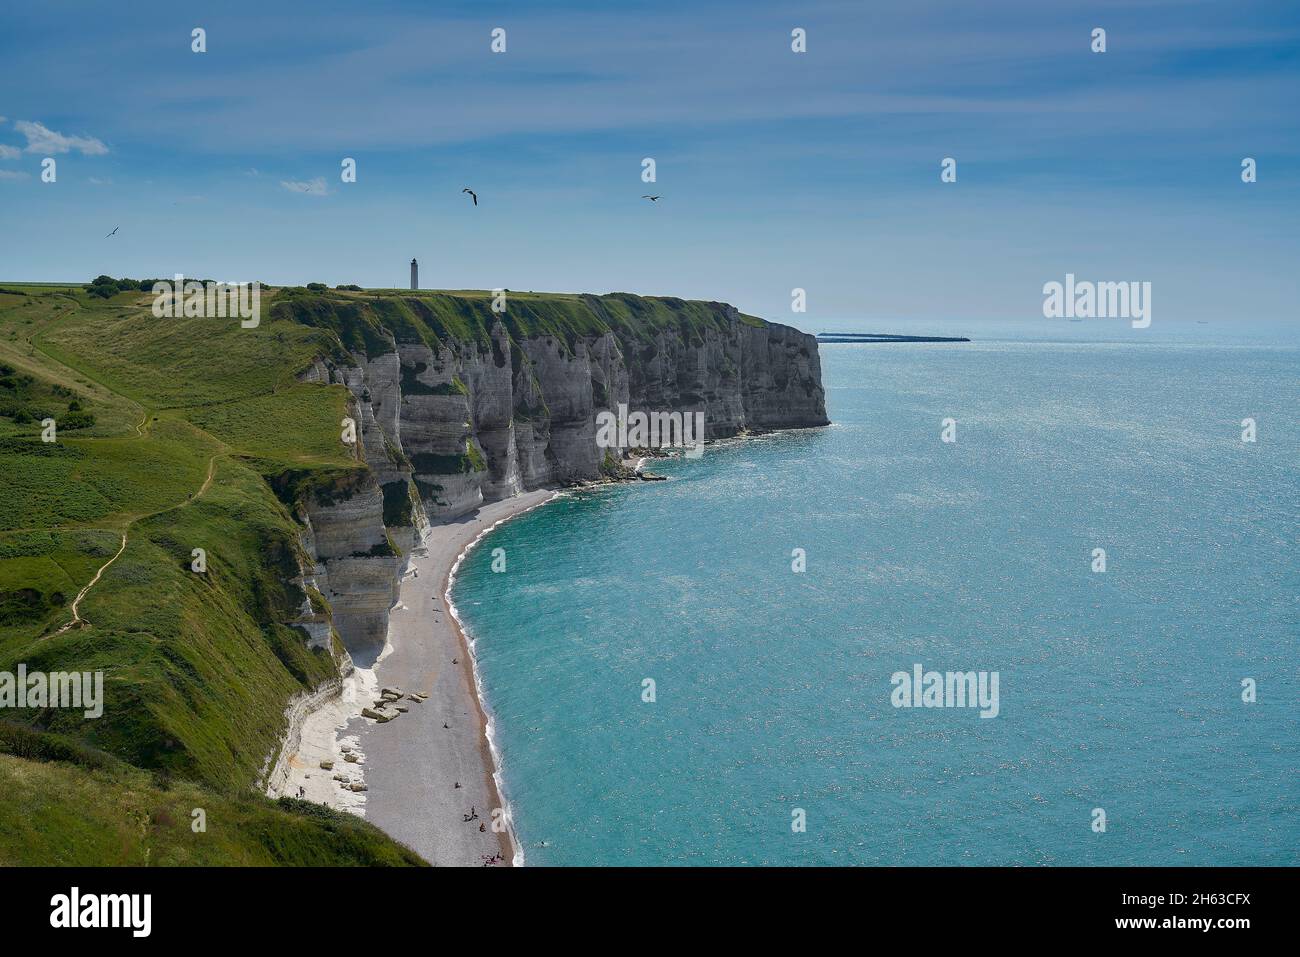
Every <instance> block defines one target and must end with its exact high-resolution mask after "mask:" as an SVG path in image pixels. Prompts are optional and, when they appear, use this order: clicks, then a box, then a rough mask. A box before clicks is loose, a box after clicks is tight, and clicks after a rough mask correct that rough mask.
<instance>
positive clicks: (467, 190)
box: [461, 186, 478, 206]
mask: <svg viewBox="0 0 1300 957" xmlns="http://www.w3.org/2000/svg"><path fill="white" fill-rule="evenodd" d="M461 192H462V193H469V198H470V199H472V200H474V205H475V206H477V205H478V193H476V192H474V191H473V190H472V189H470V188H469V187H468V186H466V187H465V188H464V189H462V190H461Z"/></svg>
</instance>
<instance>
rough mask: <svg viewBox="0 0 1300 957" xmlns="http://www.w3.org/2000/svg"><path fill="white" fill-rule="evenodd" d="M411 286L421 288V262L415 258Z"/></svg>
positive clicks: (412, 266) (412, 265)
mask: <svg viewBox="0 0 1300 957" xmlns="http://www.w3.org/2000/svg"><path fill="white" fill-rule="evenodd" d="M411 288H412V289H419V288H420V264H419V263H418V262H416V261H415V260H414V259H412V260H411Z"/></svg>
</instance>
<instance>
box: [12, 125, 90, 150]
mask: <svg viewBox="0 0 1300 957" xmlns="http://www.w3.org/2000/svg"><path fill="white" fill-rule="evenodd" d="M14 129H16V130H17V131H18V132H19V133H22V134H23V136H25V137H27V152H29V153H70V152H72V151H73V150H76V151H77V152H79V153H81V154H82V155H83V156H103V155H104V154H105V153H107V152H108V147H107V146H105V145H104V144H103V143H101V142H100V141H99V140H97V139H95V138H94V137H93V136H64V135H63V134H62V133H56V132H55V131H54V130H52V129H50V128H49V127H47V126H45V125H44V124H43V123H33V122H32V121H30V120H18V121H17V122H15V123H14Z"/></svg>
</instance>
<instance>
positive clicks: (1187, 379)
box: [453, 321, 1300, 865]
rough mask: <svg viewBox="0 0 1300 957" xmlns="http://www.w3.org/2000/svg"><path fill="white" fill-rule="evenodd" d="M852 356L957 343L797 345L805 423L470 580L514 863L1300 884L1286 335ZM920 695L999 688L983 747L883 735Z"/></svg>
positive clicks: (1003, 335) (906, 716) (1298, 620)
mask: <svg viewBox="0 0 1300 957" xmlns="http://www.w3.org/2000/svg"><path fill="white" fill-rule="evenodd" d="M1044 322H1046V321H1044ZM864 331H892V332H901V333H906V334H931V333H933V334H940V335H970V336H971V337H972V338H974V339H975V340H976V341H974V342H972V343H968V344H888V345H823V346H822V347H821V354H822V367H823V377H824V381H825V384H826V387H827V399H828V411H829V413H830V417H831V419H832V421H833V422H834V424H833V425H832V426H830V427H828V428H824V429H815V430H807V431H799V432H788V433H781V434H775V435H770V436H763V437H759V438H756V439H750V440H738V441H729V442H724V443H720V444H718V445H714V446H710V447H709V449H708V450H707V452H706V453H705V455H704V457H703V458H702V459H698V460H693V461H681V460H674V461H655V462H651V463H650V464H649V467H650V468H651V470H653V471H657V472H662V473H664V474H668V475H670V476H671V477H672V479H673V480H672V481H669V482H656V483H645V484H634V485H623V486H616V487H611V488H606V489H601V490H597V491H593V492H584V493H579V494H574V495H567V496H563V497H561V498H559V499H557V500H556V501H554V502H552V503H551V504H548V505H546V506H545V507H542V508H539V509H536V510H534V511H532V512H529V513H527V514H525V515H523V516H521V517H519V518H516V519H514V520H512V521H510V522H508V523H505V524H503V525H502V526H501V527H499V528H497V529H496V530H494V531H492V532H491V533H489V534H488V536H487V537H486V538H485V539H484V540H483V542H482V543H481V545H480V547H478V548H477V549H475V550H474V551H473V552H471V553H470V554H469V556H468V557H467V558H466V560H465V561H464V562H463V563H462V565H461V567H460V569H459V571H458V577H457V579H456V582H455V586H454V589H453V597H454V599H455V604H456V607H457V610H458V613H459V615H460V617H461V619H462V620H463V622H464V625H465V627H466V629H467V631H468V633H469V634H471V635H472V636H473V637H474V638H475V639H477V645H476V655H477V658H478V663H479V667H480V670H481V678H482V683H483V690H484V693H485V694H486V697H487V700H488V703H489V706H490V708H491V710H492V712H493V714H494V716H495V725H496V727H495V730H496V738H497V742H496V743H497V745H498V746H499V748H500V751H501V755H502V760H503V775H504V781H505V787H506V790H507V791H508V794H509V798H510V801H511V804H512V807H513V815H514V821H515V829H516V831H517V833H518V837H519V840H520V841H521V843H522V845H523V850H524V852H525V855H526V859H527V861H528V863H529V864H760V863H768V864H1119V865H1129V864H1169V865H1205V864H1224V865H1226V864H1294V863H1296V848H1297V846H1298V845H1300V806H1298V805H1300V797H1298V793H1300V788H1298V787H1297V756H1298V755H1297V742H1300V717H1298V715H1297V709H1296V701H1297V692H1298V691H1300V680H1298V679H1297V671H1296V667H1295V661H1296V645H1297V633H1298V630H1300V614H1298V603H1300V599H1298V598H1297V595H1298V594H1300V588H1298V587H1297V586H1300V572H1298V571H1297V568H1298V567H1300V563H1298V562H1297V555H1296V541H1297V535H1298V533H1300V518H1298V515H1297V510H1298V502H1300V495H1298V494H1297V493H1298V492H1300V485H1298V483H1297V478H1296V474H1297V472H1296V468H1297V461H1300V432H1298V430H1297V428H1296V425H1295V422H1294V418H1295V414H1296V409H1297V408H1300V388H1298V386H1297V383H1298V382H1300V344H1298V343H1297V341H1296V337H1295V334H1294V333H1290V332H1287V331H1286V330H1285V329H1283V330H1281V331H1279V330H1277V329H1273V328H1258V329H1257V328H1253V327H1249V326H1244V325H1242V324H1229V323H1224V324H1223V325H1222V326H1221V327H1219V326H1192V325H1190V324H1189V325H1187V326H1185V327H1184V326H1180V325H1175V324H1169V325H1168V326H1166V327H1165V328H1163V329H1162V328H1160V324H1159V323H1157V324H1155V325H1153V327H1152V328H1151V329H1150V330H1145V332H1146V333H1148V334H1147V335H1145V336H1142V335H1140V334H1139V333H1138V332H1137V331H1134V332H1133V333H1132V334H1129V333H1128V332H1127V331H1123V330H1117V329H1116V328H1115V327H1113V326H1110V327H1108V326H1105V325H1095V324H1094V325H1090V326H1089V325H1087V324H1084V325H1082V326H1081V325H1079V324H1075V325H1071V326H1069V327H1065V326H1063V325H1053V324H1050V323H1047V324H1046V325H1044V324H1042V323H1039V324H1024V325H1014V324H1005V325H998V326H997V327H995V328H993V329H992V330H990V329H989V327H982V326H981V325H978V324H968V325H962V324H959V323H932V324H926V326H925V327H924V328H922V326H921V325H920V324H915V325H914V324H911V323H908V324H902V325H901V326H899V327H898V328H893V327H891V328H890V329H886V330H876V329H874V328H872V329H866V330H864ZM949 417H951V418H953V419H955V420H956V429H957V441H956V442H955V443H943V442H941V441H940V430H941V421H942V420H943V419H945V418H949ZM1247 417H1250V418H1254V419H1255V420H1256V422H1257V425H1258V441H1257V442H1255V443H1243V442H1242V441H1241V420H1242V419H1244V418H1247ZM496 548H503V549H505V555H506V560H507V568H506V571H505V572H504V573H502V574H497V573H494V572H493V571H492V569H491V564H492V557H493V550H494V549H496ZM796 548H799V549H804V550H805V551H806V554H807V570H806V571H805V572H803V573H802V574H796V573H794V572H792V570H791V562H792V557H791V553H792V550H793V549H796ZM1094 548H1104V549H1105V550H1106V558H1107V570H1106V571H1105V573H1102V574H1099V573H1095V572H1094V571H1093V570H1092V566H1093V554H1092V553H1093V549H1094ZM916 664H921V665H922V666H923V667H924V668H925V669H927V670H929V669H934V670H937V671H941V672H943V671H988V672H994V671H996V672H998V674H999V678H1000V681H999V696H1000V700H999V714H998V716H997V717H996V718H992V719H983V718H981V717H980V714H979V711H978V709H974V708H911V709H907V708H895V707H894V706H893V705H892V704H891V691H892V690H893V686H892V685H891V680H890V679H891V675H893V674H894V673H895V672H899V671H904V672H909V673H910V672H911V671H912V669H913V667H914V665H916ZM647 678H649V679H653V681H654V683H655V699H656V700H655V701H654V702H653V703H648V702H645V701H643V700H642V697H643V681H644V680H645V679H647ZM1244 678H1252V679H1254V681H1255V682H1256V684H1257V688H1258V700H1257V702H1255V703H1253V704H1247V703H1244V702H1243V701H1242V685H1241V683H1242V680H1243V679H1244ZM1095 808H1102V809H1104V810H1105V814H1106V825H1107V826H1106V831H1105V832H1104V833H1097V832H1095V831H1094V830H1093V826H1092V825H1093V821H1094V809H1095ZM798 809H802V811H803V812H805V814H806V821H807V828H806V831H803V832H796V831H794V830H792V826H791V825H792V815H793V814H794V813H795V812H796V811H797V810H798Z"/></svg>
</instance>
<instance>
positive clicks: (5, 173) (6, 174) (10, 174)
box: [0, 169, 28, 180]
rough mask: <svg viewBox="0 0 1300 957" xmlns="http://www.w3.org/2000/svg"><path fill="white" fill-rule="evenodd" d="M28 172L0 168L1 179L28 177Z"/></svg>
mask: <svg viewBox="0 0 1300 957" xmlns="http://www.w3.org/2000/svg"><path fill="white" fill-rule="evenodd" d="M27 178H28V177H27V174H26V173H22V172H15V171H14V170H9V169H0V180H18V179H27Z"/></svg>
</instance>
